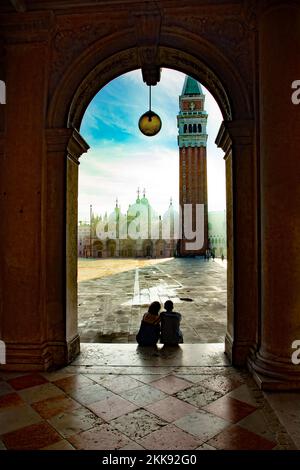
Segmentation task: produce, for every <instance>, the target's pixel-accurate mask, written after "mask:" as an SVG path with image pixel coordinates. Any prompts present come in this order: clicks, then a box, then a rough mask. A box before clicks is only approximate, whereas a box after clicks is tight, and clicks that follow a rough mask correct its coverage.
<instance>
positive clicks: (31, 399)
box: [19, 383, 64, 403]
mask: <svg viewBox="0 0 300 470" xmlns="http://www.w3.org/2000/svg"><path fill="white" fill-rule="evenodd" d="M19 395H20V397H21V398H22V399H23V400H24V401H25V402H26V403H36V402H38V401H42V400H46V399H47V398H51V397H58V396H61V395H64V392H63V391H62V390H61V389H60V388H58V387H56V386H55V385H53V384H52V383H46V384H43V385H36V386H35V387H30V388H25V389H24V390H20V391H19Z"/></svg>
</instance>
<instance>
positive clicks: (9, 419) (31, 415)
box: [0, 404, 41, 435]
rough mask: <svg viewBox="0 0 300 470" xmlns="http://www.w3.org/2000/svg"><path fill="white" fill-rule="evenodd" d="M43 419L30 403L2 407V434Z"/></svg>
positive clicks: (0, 414) (0, 417) (0, 416)
mask: <svg viewBox="0 0 300 470" xmlns="http://www.w3.org/2000/svg"><path fill="white" fill-rule="evenodd" d="M39 421H41V417H40V415H39V414H38V413H36V412H35V411H34V410H33V409H32V408H31V407H30V406H29V405H27V404H24V405H22V406H14V407H9V408H2V410H0V435H1V434H5V433H8V432H11V431H15V430H16V429H20V428H23V427H24V426H28V425H30V424H34V423H37V422H39Z"/></svg>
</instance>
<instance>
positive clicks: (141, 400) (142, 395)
mask: <svg viewBox="0 0 300 470" xmlns="http://www.w3.org/2000/svg"><path fill="white" fill-rule="evenodd" d="M120 395H121V396H122V397H123V398H125V399H126V400H128V401H131V402H132V403H134V404H135V405H139V406H145V405H148V404H150V403H153V402H155V401H158V400H162V399H163V398H166V397H167V395H166V394H165V393H164V392H161V391H160V390H157V388H154V387H152V386H150V385H141V386H140V387H137V388H134V389H132V390H128V391H126V392H120Z"/></svg>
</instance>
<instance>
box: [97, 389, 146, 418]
mask: <svg viewBox="0 0 300 470" xmlns="http://www.w3.org/2000/svg"><path fill="white" fill-rule="evenodd" d="M89 408H90V410H92V411H93V413H95V414H96V415H97V416H100V417H101V418H103V419H104V420H105V421H111V420H112V419H115V418H118V417H119V416H122V415H124V414H126V413H129V412H131V411H134V410H136V409H137V406H136V405H134V404H133V403H130V402H129V401H127V400H125V399H124V398H122V397H119V396H118V395H113V396H111V397H109V398H106V399H104V400H101V401H98V402H96V403H92V404H90V405H89Z"/></svg>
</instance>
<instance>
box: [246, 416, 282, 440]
mask: <svg viewBox="0 0 300 470" xmlns="http://www.w3.org/2000/svg"><path fill="white" fill-rule="evenodd" d="M238 425H239V426H241V427H242V428H245V429H248V431H252V432H254V433H256V434H258V435H259V436H261V437H265V438H266V439H269V440H270V441H274V439H275V436H274V433H273V432H272V431H271V430H270V426H269V423H268V422H267V420H266V417H265V415H264V413H263V412H262V410H256V411H254V413H251V414H250V415H249V416H247V417H245V418H244V419H242V420H241V421H239V422H238Z"/></svg>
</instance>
